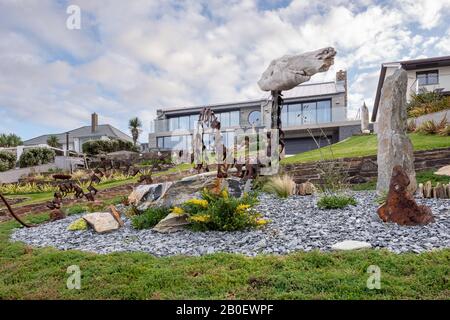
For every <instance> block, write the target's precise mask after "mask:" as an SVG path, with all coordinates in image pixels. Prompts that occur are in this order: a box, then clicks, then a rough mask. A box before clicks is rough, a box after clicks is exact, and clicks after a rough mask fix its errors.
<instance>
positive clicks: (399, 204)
mask: <svg viewBox="0 0 450 320" xmlns="http://www.w3.org/2000/svg"><path fill="white" fill-rule="evenodd" d="M409 183H410V182H409V178H408V175H407V174H406V172H405V170H404V169H403V168H402V167H401V166H399V165H397V166H395V167H394V169H393V170H392V178H391V182H390V185H389V193H388V195H387V200H386V202H385V204H383V205H382V206H380V207H379V208H378V210H377V212H378V216H379V217H380V218H381V220H383V221H384V222H395V223H397V224H399V225H424V224H428V223H430V222H433V221H434V219H433V215H432V213H431V209H430V208H428V207H426V206H422V205H420V206H419V205H417V203H416V201H415V200H414V198H413V197H412V195H411V193H409V192H408V190H407V188H408V185H409Z"/></svg>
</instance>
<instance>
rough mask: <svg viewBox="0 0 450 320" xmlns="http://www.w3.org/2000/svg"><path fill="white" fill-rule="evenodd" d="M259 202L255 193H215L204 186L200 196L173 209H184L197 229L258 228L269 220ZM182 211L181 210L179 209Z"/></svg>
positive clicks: (195, 229) (230, 229)
mask: <svg viewBox="0 0 450 320" xmlns="http://www.w3.org/2000/svg"><path fill="white" fill-rule="evenodd" d="M256 203H257V199H256V196H255V195H254V194H244V195H243V196H242V197H241V198H235V197H232V196H230V195H229V194H228V191H227V190H226V189H223V190H221V191H220V192H218V193H214V192H212V191H209V190H207V189H205V190H203V192H202V195H201V199H192V200H188V201H186V202H184V203H183V204H182V205H181V206H180V207H177V208H174V209H173V210H172V212H174V211H177V212H178V211H179V210H180V209H181V210H182V212H183V214H184V213H187V214H188V215H189V218H188V220H189V222H190V223H191V224H190V228H191V229H192V230H194V231H207V230H217V231H236V230H244V229H248V228H256V227H259V226H263V225H265V224H267V223H268V220H266V219H263V218H262V216H261V215H260V214H259V213H258V212H256V211H255V210H254V209H253V206H254V205H255V204H256ZM179 212H180V213H181V211H179Z"/></svg>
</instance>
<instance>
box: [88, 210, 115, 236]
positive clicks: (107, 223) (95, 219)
mask: <svg viewBox="0 0 450 320" xmlns="http://www.w3.org/2000/svg"><path fill="white" fill-rule="evenodd" d="M83 219H84V220H86V222H87V223H88V224H89V225H90V226H91V227H92V228H93V229H94V230H95V232H98V233H106V232H111V231H114V230H117V229H119V228H120V225H119V223H118V222H117V221H116V219H114V217H113V216H112V214H111V213H109V212H93V213H88V214H85V215H84V216H83Z"/></svg>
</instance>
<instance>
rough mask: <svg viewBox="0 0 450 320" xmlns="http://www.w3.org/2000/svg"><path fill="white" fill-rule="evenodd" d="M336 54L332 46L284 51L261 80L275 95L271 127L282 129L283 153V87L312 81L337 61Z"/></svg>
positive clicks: (259, 83) (273, 97)
mask: <svg viewBox="0 0 450 320" xmlns="http://www.w3.org/2000/svg"><path fill="white" fill-rule="evenodd" d="M335 55H336V51H335V50H334V48H332V47H327V48H323V49H319V50H315V51H311V52H306V53H303V54H299V55H285V56H283V57H281V58H279V59H275V60H273V61H272V62H271V63H270V65H269V67H268V68H267V69H266V70H265V71H264V73H263V74H262V76H261V79H260V80H259V81H258V85H259V87H260V89H261V90H263V91H270V92H271V95H272V105H271V126H270V128H271V129H277V130H278V131H279V144H280V154H281V153H282V152H283V150H284V132H283V131H282V130H281V107H282V104H283V95H282V91H283V90H290V89H293V88H295V87H296V86H298V85H299V84H301V83H303V82H306V81H309V80H310V79H311V77H312V76H313V75H314V74H316V73H319V72H325V71H328V69H329V68H330V66H331V65H333V64H334V56H335Z"/></svg>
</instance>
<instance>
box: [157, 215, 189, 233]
mask: <svg viewBox="0 0 450 320" xmlns="http://www.w3.org/2000/svg"><path fill="white" fill-rule="evenodd" d="M188 217H189V216H188V215H187V214H182V215H180V214H175V213H169V214H168V215H167V217H165V218H164V219H162V220H161V221H160V222H159V223H158V224H157V225H156V226H154V227H153V230H155V231H157V232H160V233H172V232H177V231H181V230H183V229H184V226H186V225H188V224H189V221H187V218H188Z"/></svg>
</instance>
